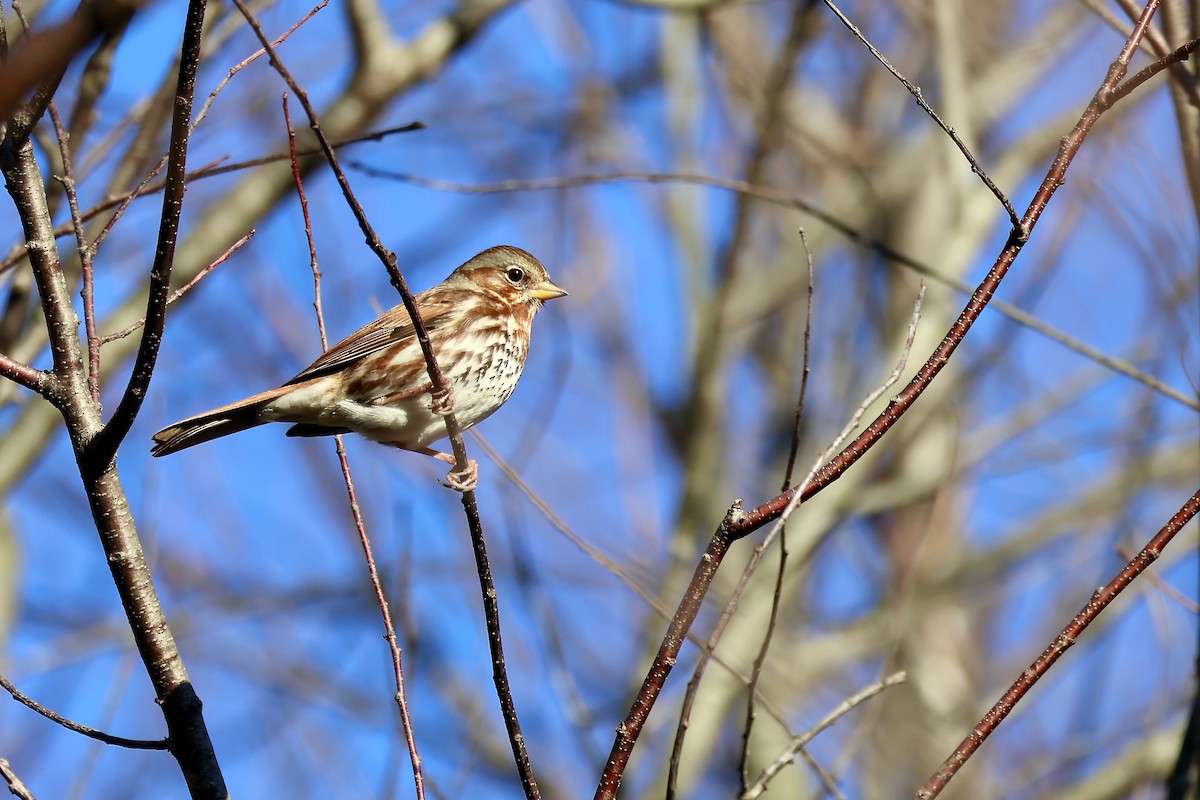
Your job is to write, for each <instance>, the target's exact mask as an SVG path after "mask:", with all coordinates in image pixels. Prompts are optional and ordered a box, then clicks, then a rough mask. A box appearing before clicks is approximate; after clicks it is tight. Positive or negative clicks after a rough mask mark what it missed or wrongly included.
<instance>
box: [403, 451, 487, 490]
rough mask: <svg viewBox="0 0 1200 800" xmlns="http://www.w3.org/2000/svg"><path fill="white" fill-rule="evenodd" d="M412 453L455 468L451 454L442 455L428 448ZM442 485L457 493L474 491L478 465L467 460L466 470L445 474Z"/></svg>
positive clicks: (469, 459)
mask: <svg viewBox="0 0 1200 800" xmlns="http://www.w3.org/2000/svg"><path fill="white" fill-rule="evenodd" d="M413 452H414V453H420V454H421V455H425V456H431V457H433V458H436V459H437V460H438V461H444V462H445V463H447V464H449V465H450V466H451V467H453V466H455V464H456V462H455V460H454V456H452V455H451V454H449V453H442V452H440V451H438V450H434V449H433V448H430V447H422V448H421V449H420V450H414V451H413ZM442 485H443V486H446V487H448V488H450V489H454V490H455V491H457V492H471V491H474V490H475V487H476V486H477V485H479V465H478V464H477V463H475V459H473V458H468V459H467V468H466V469H464V470H462V471H459V470H456V469H452V470H450V471H449V472H447V473H446V482H445V483H444V484H442Z"/></svg>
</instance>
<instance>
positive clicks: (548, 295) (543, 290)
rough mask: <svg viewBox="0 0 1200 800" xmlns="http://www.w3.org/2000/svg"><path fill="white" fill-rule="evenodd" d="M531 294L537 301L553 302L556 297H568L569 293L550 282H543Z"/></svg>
mask: <svg viewBox="0 0 1200 800" xmlns="http://www.w3.org/2000/svg"><path fill="white" fill-rule="evenodd" d="M529 294H530V295H532V296H533V299H535V300H553V299H554V298H556V297H566V296H567V293H566V291H565V290H564V289H560V288H558V287H557V286H555V285H554V284H553V283H551V282H550V281H542V282H541V283H539V284H537V285H536V286H534V287H533V288H532V289H531V290H530V291H529Z"/></svg>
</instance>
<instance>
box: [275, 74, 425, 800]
mask: <svg viewBox="0 0 1200 800" xmlns="http://www.w3.org/2000/svg"><path fill="white" fill-rule="evenodd" d="M283 119H284V123H285V124H286V125H287V135H288V152H289V153H291V161H292V179H293V180H294V181H295V182H296V195H297V197H299V199H300V213H301V215H302V216H303V218H304V237H305V239H306V240H307V242H308V263H309V268H310V270H311V271H312V278H313V312H314V313H315V314H316V318H317V333H318V335H319V336H320V338H321V350H323V351H324V350H327V349H329V339H328V337H327V336H326V333H325V312H324V310H323V308H322V305H321V268H320V265H319V264H318V262H317V248H316V245H315V244H314V243H313V234H312V220H311V219H310V217H309V214H308V197H307V196H306V195H305V193H304V181H303V179H302V178H301V176H300V163H299V161H298V160H297V158H296V129H295V128H293V127H292V118H291V115H290V114H289V113H288V101H287V93H286V92H285V93H284V95H283ZM333 439H334V442H335V449H336V451H337V458H338V466H339V467H340V468H341V470H342V481H343V482H344V483H345V485H346V497H347V498H348V499H349V501H350V515H351V516H352V517H353V518H354V529H355V530H356V531H357V532H358V541H359V544H360V545H361V546H362V551H363V560H364V561H365V562H366V565H367V574H368V576H369V577H370V580H371V588H372V589H374V591H375V602H376V603H377V604H378V605H379V613H380V615H381V617H382V618H383V638H384V640H385V641H387V643H388V648H389V650H390V651H391V654H392V673H393V675H394V676H395V679H396V694H395V699H396V705H397V706H398V707H399V710H400V724H401V727H402V728H403V730H404V740H405V744H406V745H407V746H408V757H409V761H410V763H411V764H412V771H413V782H414V784H415V791H416V797H417V800H424V798H425V779H424V775H423V773H422V772H421V756H420V755H418V753H417V740H416V737H415V736H414V735H413V727H412V719H411V718H410V716H409V713H408V700H407V698H406V695H405V692H404V669H403V667H402V666H401V660H400V655H401V654H400V645H399V643H398V640H397V637H396V627H395V625H393V624H392V610H391V607H390V606H389V605H388V602H387V598H386V597H385V596H384V593H383V583H382V581H380V580H379V569H378V568H377V567H376V566H375V554H374V552H373V548H372V547H371V538H370V537H369V536H368V535H367V526H366V523H365V521H364V520H363V515H362V508H361V507H360V506H359V504H358V493H357V492H356V491H355V490H354V478H353V477H352V476H351V474H350V459H349V458H347V456H346V445H345V443H344V442H343V441H342V436H341V435H340V434H339V435H337V436H334V437H333Z"/></svg>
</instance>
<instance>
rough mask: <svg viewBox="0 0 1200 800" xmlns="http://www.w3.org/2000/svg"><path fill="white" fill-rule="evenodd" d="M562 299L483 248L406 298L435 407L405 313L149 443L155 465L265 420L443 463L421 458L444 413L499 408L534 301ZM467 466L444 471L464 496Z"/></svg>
mask: <svg viewBox="0 0 1200 800" xmlns="http://www.w3.org/2000/svg"><path fill="white" fill-rule="evenodd" d="M565 294H566V292H565V291H563V290H562V289H560V288H558V287H557V286H555V285H554V284H553V283H552V282H551V281H550V276H549V275H547V274H546V268H545V267H543V266H542V264H541V262H540V261H538V260H537V259H536V258H534V257H533V256H532V255H530V254H529V253H527V252H525V251H524V250H521V249H519V248H516V247H506V246H502V247H493V248H491V249H489V250H484V251H483V252H482V253H480V254H479V255H477V256H475V257H474V258H472V259H471V260H470V261H468V262H467V263H465V264H463V265H462V266H461V267H459V268H458V269H456V270H454V272H452V273H450V276H449V277H448V278H446V280H444V281H442V282H441V283H439V284H438V285H437V286H434V287H433V288H432V289H429V290H427V291H424V292H421V293H420V294H419V295H417V296H416V301H417V310H418V311H419V312H420V315H421V319H422V321H423V322H424V323H425V328H426V330H427V331H429V341H430V344H431V345H432V346H433V352H434V354H435V355H436V357H437V361H438V365H439V366H440V367H441V368H442V373H443V374H444V375H445V377H446V382H447V384H448V385H449V388H450V394H451V397H452V398H453V400H452V404H451V403H448V402H447V403H443V404H439V403H437V402H435V400H434V398H433V396H432V388H433V387H432V385H431V384H430V381H429V374H428V372H427V371H426V367H425V359H424V357H423V356H422V355H421V348H420V345H419V344H418V343H417V337H416V333H415V331H414V329H413V324H412V320H411V319H409V316H408V312H406V311H405V309H404V306H402V305H399V306H396V307H395V308H392V309H391V310H389V311H385V312H384V313H383V314H382V315H381V316H380V317H379V318H378V319H376V320H375V321H374V322H371V323H369V324H367V325H366V326H364V327H362V328H359V329H358V330H357V331H355V332H354V333H352V334H350V335H349V336H347V337H346V338H345V339H343V340H342V341H340V342H338V343H337V344H335V345H334V346H333V347H331V348H330V349H329V350H328V351H326V352H325V354H324V355H322V356H321V357H320V358H318V359H317V360H316V361H314V362H313V363H312V364H310V365H309V366H308V368H307V369H305V370H303V371H302V372H301V373H300V374H299V375H297V376H296V377H294V378H292V379H291V380H290V381H288V382H287V383H285V384H284V385H283V386H280V387H279V388H278V389H271V390H270V391H266V392H261V393H259V394H256V395H254V396H252V397H247V398H246V399H245V400H241V401H239V402H237V403H232V404H231V405H227V406H222V407H220V408H217V409H213V410H212V411H208V412H205V413H203V414H197V415H196V416H194V417H189V418H187V419H185V420H182V421H180V422H176V423H175V424H174V425H170V426H168V427H166V428H163V429H162V430H161V431H159V432H158V433H156V434H154V441H155V445H154V449H153V450H151V454H152V455H155V456H165V455H167V454H169V453H174V452H176V451H178V450H183V449H184V448H187V447H191V446H192V445H195V444H200V443H201V442H207V441H209V440H210V439H216V438H218V437H220V436H227V435H228V434H231V433H236V432H238V431H241V430H245V429H247V428H253V427H255V426H257V425H262V424H264V423H267V422H290V423H292V427H291V428H289V429H288V431H287V435H288V436H327V435H331V434H336V433H357V434H360V435H362V436H365V437H366V438H368V439H371V440H372V441H376V442H381V443H383V444H388V445H392V446H394V447H399V448H401V449H404V450H412V451H414V452H418V453H423V454H425V455H429V456H433V457H434V458H437V459H440V460H442V461H445V462H447V463H449V464H453V463H454V457H453V456H451V455H449V454H448V453H440V452H438V451H436V450H432V449H430V447H429V445H430V444H432V443H433V442H435V441H437V440H438V439H441V438H443V437H444V436H446V435H447V434H446V424H445V420H444V419H443V416H442V415H443V414H444V413H445V410H444V409H445V406H450V407H452V410H453V411H454V415H455V418H456V419H457V420H458V422H459V424H460V425H461V426H462V428H463V429H464V430H465V429H467V428H469V427H471V426H472V425H474V424H475V423H477V422H480V421H481V420H483V419H486V418H487V417H488V416H489V415H490V414H491V413H492V412H493V411H495V410H496V409H498V408H499V407H500V406H501V405H503V404H504V401H505V400H507V399H508V398H509V395H511V394H512V393H513V389H515V388H516V386H517V379H518V378H520V377H521V369H522V368H523V367H524V366H525V353H526V352H527V351H528V349H529V331H530V327H531V326H532V324H533V317H534V315H535V314H536V313H537V311H538V309H539V308H541V307H542V303H543V302H545V301H546V300H552V299H554V298H555V297H562V296H563V295H565ZM477 472H478V468H477V467H476V465H475V462H473V461H472V462H471V463H470V465H469V467H468V469H467V470H465V471H464V472H463V473H458V472H454V471H451V473H450V474H449V475H447V476H446V480H447V481H448V482H449V484H450V485H451V486H452V487H453V488H455V489H458V490H460V491H465V490H467V489H470V488H473V487H474V485H475V481H476V475H477Z"/></svg>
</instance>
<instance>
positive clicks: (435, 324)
mask: <svg viewBox="0 0 1200 800" xmlns="http://www.w3.org/2000/svg"><path fill="white" fill-rule="evenodd" d="M435 288H436V287H435ZM447 295H451V296H450V297H447ZM415 299H416V301H417V310H418V311H419V312H420V314H421V319H422V321H424V323H425V330H426V331H428V332H429V333H430V334H432V333H433V331H435V330H437V329H438V328H439V327H440V326H441V325H442V323H443V322H444V321H445V317H446V314H447V313H448V312H450V311H451V310H452V309H453V308H454V306H455V304H456V301H457V299H458V298H457V297H454V296H453V293H449V292H446V291H445V290H444V289H443V290H442V292H441V294H440V295H432V296H431V292H430V291H425V292H422V293H421V294H419V295H417V296H416V298H415ZM415 335H416V333H415V329H414V328H413V324H412V320H411V319H410V318H409V316H408V312H407V311H406V310H405V308H404V306H396V307H395V308H391V309H388V310H387V311H385V312H383V314H381V315H380V317H379V318H378V319H376V320H375V321H374V322H370V323H367V324H366V325H364V326H363V327H361V328H359V329H358V330H356V331H355V332H354V333H351V334H350V335H349V336H347V337H346V338H344V339H342V340H341V341H340V342H338V343H337V344H335V345H334V346H333V347H331V348H329V349H328V350H326V351H325V352H324V353H322V354H321V356H320V358H318V359H317V360H316V361H314V362H313V363H311V364H309V365H308V366H307V367H305V368H304V370H303V371H301V372H300V374H298V375H297V376H296V377H294V378H292V379H291V380H290V381H288V382H287V383H285V384H284V386H291V385H293V384H296V383H300V382H301V381H306V380H309V379H311V378H319V377H321V376H322V375H330V374H332V373H334V372H337V371H338V370H340V369H342V368H343V367H346V366H347V365H349V364H353V363H354V362H355V361H359V360H360V359H363V358H366V357H367V356H369V355H371V354H372V353H377V352H379V351H380V350H383V349H385V348H388V347H391V346H392V345H394V344H397V343H399V342H403V341H405V340H406V339H410V338H412V337H413V336H415Z"/></svg>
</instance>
